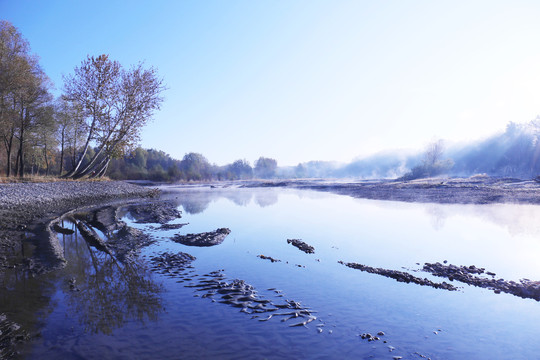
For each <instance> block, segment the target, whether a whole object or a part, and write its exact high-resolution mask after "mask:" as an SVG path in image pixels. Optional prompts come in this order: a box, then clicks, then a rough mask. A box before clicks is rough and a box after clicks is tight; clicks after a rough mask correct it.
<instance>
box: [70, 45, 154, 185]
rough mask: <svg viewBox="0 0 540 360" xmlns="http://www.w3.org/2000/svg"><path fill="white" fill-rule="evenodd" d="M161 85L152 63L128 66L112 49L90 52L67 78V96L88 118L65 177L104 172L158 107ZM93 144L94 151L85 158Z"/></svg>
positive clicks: (132, 140)
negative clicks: (111, 54) (106, 52)
mask: <svg viewBox="0 0 540 360" xmlns="http://www.w3.org/2000/svg"><path fill="white" fill-rule="evenodd" d="M163 90H164V86H163V81H162V79H160V78H159V77H158V75H157V72H156V71H155V69H153V68H149V69H145V68H144V67H143V65H142V64H141V63H139V64H138V65H136V66H133V67H131V68H130V69H127V70H126V69H124V68H122V66H121V65H120V64H119V63H118V62H117V61H113V60H110V59H109V56H108V55H100V56H98V57H93V56H88V57H87V59H85V60H84V61H83V62H82V63H81V66H79V67H76V68H75V71H74V73H73V74H71V75H69V76H67V77H65V78H64V95H63V99H64V100H66V101H69V102H71V103H73V104H76V105H77V106H79V107H80V108H81V109H82V111H83V115H84V119H85V124H86V125H85V128H86V137H85V141H84V145H83V146H82V149H81V151H80V153H79V156H78V159H77V161H76V163H75V165H74V166H73V168H72V169H71V171H69V172H68V173H67V174H66V175H65V177H69V178H81V177H85V176H87V177H100V176H103V175H104V174H105V172H106V170H107V167H108V166H109V163H110V161H111V159H112V158H115V157H120V156H122V155H123V154H124V153H125V152H126V151H127V150H129V149H132V148H133V146H134V145H135V144H136V143H137V142H138V140H139V134H140V131H141V129H142V127H143V126H144V125H145V124H146V123H147V122H148V121H149V120H150V119H151V118H152V116H153V113H154V111H156V110H158V109H159V108H160V105H161V103H162V101H163V98H162V96H161V93H162V91H163ZM92 145H94V150H95V153H94V154H93V156H92V157H91V158H90V159H89V160H88V161H87V162H86V163H84V164H83V160H84V159H85V156H86V155H87V153H88V149H89V148H90V146H92Z"/></svg>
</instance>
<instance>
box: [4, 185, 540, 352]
mask: <svg viewBox="0 0 540 360" xmlns="http://www.w3.org/2000/svg"><path fill="white" fill-rule="evenodd" d="M165 190H166V191H167V194H166V195H165V196H164V197H165V198H166V199H169V200H170V201H173V202H174V204H175V205H176V206H177V207H178V209H179V210H180V211H182V217H181V218H179V219H176V220H174V221H173V222H172V223H173V224H180V223H182V224H187V225H184V226H182V227H181V228H179V229H170V230H166V229H163V228H161V229H160V225H159V224H152V223H150V224H148V223H138V222H137V221H136V220H137V219H136V217H134V216H133V215H132V214H130V213H129V211H123V212H121V216H122V218H123V221H125V222H126V223H127V224H128V225H129V226H131V227H133V228H137V229H140V230H142V231H143V232H144V233H146V234H148V235H149V236H150V237H151V238H152V240H154V243H153V244H152V245H149V246H146V247H144V248H143V249H142V250H141V252H140V254H139V256H137V257H136V258H135V259H134V260H133V261H130V262H123V261H120V260H119V259H117V258H116V257H115V256H111V255H109V254H106V253H104V252H101V251H99V250H96V249H94V248H91V247H89V246H88V245H87V243H86V242H85V241H84V239H82V237H81V236H80V234H79V233H78V231H75V233H74V234H73V235H61V234H59V235H58V236H59V241H60V243H61V245H62V246H63V248H64V254H65V257H66V259H67V261H68V263H67V266H66V268H64V269H62V270H59V271H55V272H52V273H48V274H45V275H40V276H37V277H30V276H26V275H25V274H23V273H17V271H15V270H14V271H13V272H12V274H11V276H10V277H9V278H8V280H7V284H4V285H5V288H6V289H7V290H6V291H3V294H2V295H1V296H0V313H5V314H7V315H8V316H9V317H10V318H11V319H13V320H14V321H16V322H17V323H18V324H20V325H21V326H22V327H23V328H25V329H28V330H29V333H30V334H32V335H31V339H30V340H29V341H27V342H26V343H24V345H22V346H21V347H20V348H19V349H18V350H19V351H20V355H19V357H20V358H23V359H59V358H62V359H83V358H84V359H109V358H110V359H135V358H137V359H338V358H339V359H344V358H347V359H353V358H354V359H371V358H374V359H394V357H396V358H399V357H400V356H401V357H402V358H403V359H422V358H431V359H510V358H511V359H535V358H540V343H539V342H538V338H540V304H539V303H538V301H536V300H534V299H527V298H525V299H524V298H520V297H517V296H514V295H512V294H507V293H504V292H503V293H500V294H496V293H495V292H494V291H492V290H489V289H485V288H479V287H474V286H470V285H467V284H464V283H460V282H457V281H453V282H452V284H453V285H455V286H457V287H458V290H457V291H448V290H444V289H436V288H433V287H430V286H420V285H417V284H414V283H404V282H398V281H396V280H394V279H391V278H387V277H383V276H380V275H377V274H372V273H368V272H362V271H359V270H357V269H352V268H349V267H347V266H345V265H343V264H341V263H339V261H342V262H345V263H347V262H356V263H361V264H365V265H367V266H370V267H377V268H384V269H392V270H396V271H402V272H407V273H410V274H412V275H414V276H416V277H419V278H427V279H429V280H432V281H433V282H438V283H440V282H442V281H445V279H442V278H439V277H435V276H432V275H430V274H429V273H426V272H423V271H422V266H423V264H424V263H426V262H429V263H434V262H441V263H443V262H445V261H446V262H447V263H448V264H455V265H466V266H469V265H475V266H476V267H482V268H485V269H486V271H490V272H493V273H495V274H496V275H495V276H494V278H496V279H499V278H503V279H505V280H515V281H518V280H519V279H522V278H526V279H530V280H540V261H539V260H538V257H539V256H540V222H538V219H539V218H540V206H533V205H512V204H495V205H439V204H418V203H400V202H391V201H376V200H363V199H354V198H352V197H348V196H340V195H334V194H330V193H322V192H314V191H299V190H291V189H277V188H268V189H241V188H224V189H218V188H210V187H196V188H193V187H190V188H186V187H174V186H169V187H166V188H165ZM64 226H65V227H68V228H72V229H74V230H76V227H75V226H74V225H73V224H72V223H69V222H66V223H64ZM219 228H229V229H230V230H231V232H230V234H229V235H228V236H227V237H226V238H225V239H224V241H223V243H221V244H219V245H216V246H209V247H193V246H186V245H182V244H180V243H177V242H174V241H172V240H171V239H172V238H173V237H174V236H175V235H176V234H180V235H185V234H188V233H201V232H209V231H213V230H216V229H219ZM98 233H99V234H100V235H101V236H102V237H103V238H104V240H107V236H105V234H103V233H101V232H99V231H98ZM288 239H300V240H302V241H303V242H305V243H307V244H309V245H311V246H313V248H314V249H315V252H314V253H313V254H309V253H305V252H303V251H300V250H299V249H298V248H296V247H294V246H293V245H292V244H289V243H288V242H287V240H288ZM27 251H31V249H29V250H27ZM179 252H182V253H186V254H190V255H192V256H193V257H194V258H195V260H192V261H190V262H188V263H187V264H186V266H185V267H184V268H182V269H180V270H178V269H177V271H160V266H161V265H160V264H157V265H158V266H156V262H155V260H156V257H157V256H159V255H160V254H163V253H167V254H177V253H179ZM260 255H264V257H267V258H266V259H265V258H263V257H261V256H260ZM269 258H272V259H273V260H275V261H271V260H270V259H269ZM161 267H162V266H161ZM173 270H174V269H173ZM482 276H487V275H482ZM488 277H489V276H488ZM446 281H447V282H449V280H448V279H446ZM218 283H220V284H225V285H226V286H229V287H230V286H233V287H234V286H240V287H242V289H243V291H244V292H245V291H247V292H248V293H249V294H248V295H249V299H244V300H242V301H245V302H244V305H240V306H237V305H238V304H237V303H234V302H231V301H227V299H228V298H230V296H229V297H227V296H225V295H227V294H228V292H225V291H222V292H219V291H215V290H219V289H218V288H215V289H211V287H212V286H208V287H205V286H204V285H205V284H210V285H211V284H218ZM227 289H228V288H227ZM246 301H247V302H246ZM246 304H248V305H246ZM255 305H257V306H255ZM269 308H272V310H268V309H269ZM259 310H261V311H259ZM307 320H309V321H307ZM295 325H297V326H295ZM368 333H369V334H371V337H372V338H373V337H375V336H377V337H378V338H379V340H374V341H369V339H368V336H367V335H364V338H362V336H361V335H362V334H368ZM377 334H380V335H377Z"/></svg>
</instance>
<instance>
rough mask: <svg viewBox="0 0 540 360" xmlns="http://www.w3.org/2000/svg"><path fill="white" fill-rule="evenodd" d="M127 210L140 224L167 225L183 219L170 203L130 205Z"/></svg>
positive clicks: (158, 202)
mask: <svg viewBox="0 0 540 360" xmlns="http://www.w3.org/2000/svg"><path fill="white" fill-rule="evenodd" d="M127 210H128V211H129V213H130V214H131V216H132V217H133V219H134V220H135V222H137V223H139V224H150V223H157V224H165V223H167V222H169V221H172V220H175V219H178V218H181V217H182V213H181V212H180V211H179V210H178V209H177V208H176V205H175V204H174V203H172V202H169V201H157V202H152V203H144V204H135V205H130V206H128V207H127Z"/></svg>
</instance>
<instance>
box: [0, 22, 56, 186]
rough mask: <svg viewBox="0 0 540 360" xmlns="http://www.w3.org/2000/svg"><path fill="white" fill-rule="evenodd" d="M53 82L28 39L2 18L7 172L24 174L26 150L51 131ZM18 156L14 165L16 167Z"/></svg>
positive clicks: (2, 131) (1, 131)
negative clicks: (42, 135) (51, 88)
mask: <svg viewBox="0 0 540 360" xmlns="http://www.w3.org/2000/svg"><path fill="white" fill-rule="evenodd" d="M50 87H51V83H50V81H49V79H48V77H47V76H46V75H45V73H44V72H43V70H42V69H41V67H40V66H39V63H38V58H37V57H36V56H35V55H32V54H31V53H30V46H29V44H28V42H27V41H26V40H25V39H24V38H23V37H22V35H21V34H20V33H19V32H18V30H17V29H16V28H15V27H14V26H13V25H12V24H11V23H10V22H8V21H3V20H2V21H0V139H1V141H2V143H3V147H4V150H5V152H6V175H7V176H10V175H11V174H12V172H13V170H14V172H15V174H17V175H19V176H21V177H22V176H23V175H24V173H25V168H26V162H27V156H26V153H27V150H32V147H35V146H33V145H32V144H35V143H36V138H37V137H39V136H40V135H41V134H42V133H44V132H46V131H48V130H49V129H48V128H45V127H47V126H50V125H51V122H49V121H47V118H48V117H49V116H50V102H51V100H52V95H51V94H50V93H49V89H50ZM13 155H15V161H14V162H15V166H13Z"/></svg>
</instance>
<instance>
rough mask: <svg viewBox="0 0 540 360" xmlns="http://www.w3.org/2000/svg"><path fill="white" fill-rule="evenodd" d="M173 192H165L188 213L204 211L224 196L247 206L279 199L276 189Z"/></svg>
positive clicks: (207, 189)
mask: <svg viewBox="0 0 540 360" xmlns="http://www.w3.org/2000/svg"><path fill="white" fill-rule="evenodd" d="M171 189H174V193H172V194H166V195H165V197H166V198H170V199H172V200H173V201H174V202H175V203H176V204H177V205H178V206H182V208H183V209H184V211H185V212H186V213H188V214H190V215H195V214H200V213H202V212H204V211H205V210H206V209H207V208H208V206H210V204H211V203H212V202H215V201H217V200H219V199H222V198H225V199H227V200H230V201H232V202H233V203H234V204H236V205H238V206H248V205H250V204H251V203H252V202H254V203H255V204H257V205H258V206H260V207H267V206H272V205H275V204H276V203H277V202H278V200H279V196H278V195H279V191H278V190H276V189H263V190H260V189H238V188H210V187H204V188H195V189H194V188H172V187H171Z"/></svg>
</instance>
